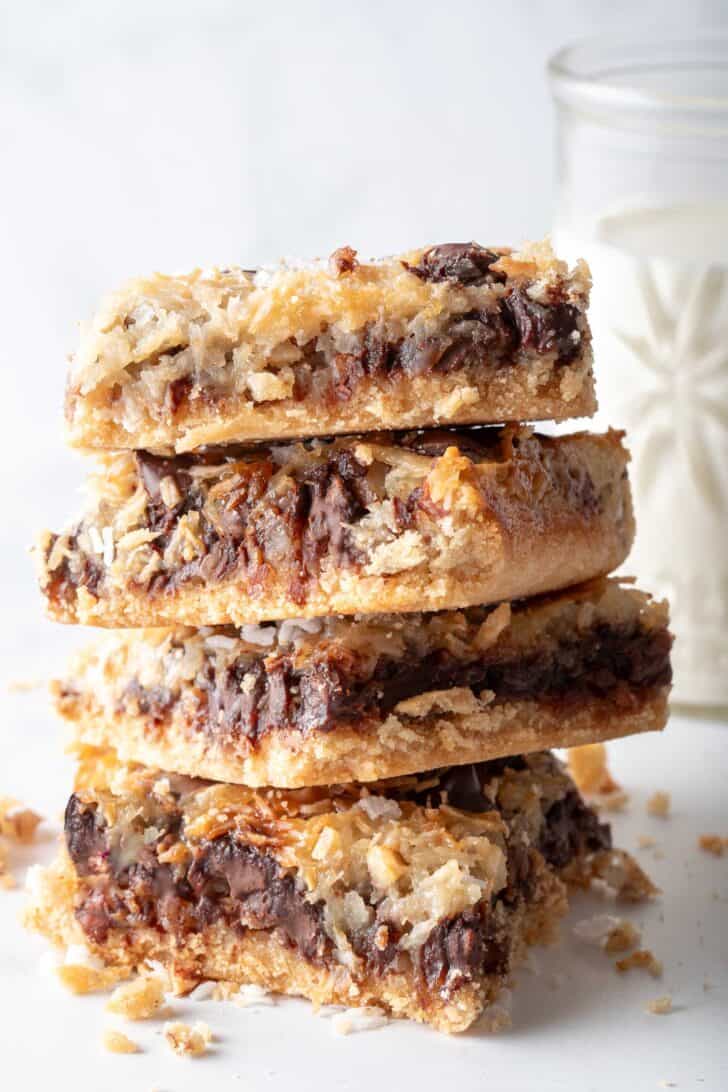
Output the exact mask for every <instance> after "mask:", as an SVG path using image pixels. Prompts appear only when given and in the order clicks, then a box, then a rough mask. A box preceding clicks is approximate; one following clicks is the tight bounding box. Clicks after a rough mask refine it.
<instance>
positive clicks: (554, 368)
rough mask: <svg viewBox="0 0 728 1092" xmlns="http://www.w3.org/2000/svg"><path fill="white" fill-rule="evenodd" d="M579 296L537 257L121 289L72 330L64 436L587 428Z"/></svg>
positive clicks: (160, 445)
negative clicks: (75, 339)
mask: <svg viewBox="0 0 728 1092" xmlns="http://www.w3.org/2000/svg"><path fill="white" fill-rule="evenodd" d="M589 287H590V280H589V272H588V270H587V268H586V266H585V265H584V263H583V262H582V263H579V264H578V265H577V266H576V268H575V269H574V270H571V271H569V269H568V268H567V266H566V265H565V264H564V263H563V262H561V261H558V260H557V259H556V258H555V257H554V255H553V253H552V251H551V248H550V247H549V246H548V244H546V243H540V244H536V245H531V246H529V247H527V248H526V249H524V250H523V251H521V252H520V253H514V252H512V251H510V250H508V249H504V248H493V249H485V248H484V247H481V246H479V245H478V244H476V243H463V244H449V245H446V246H436V247H430V248H429V249H427V250H414V251H411V252H410V253H408V254H403V255H401V256H399V257H396V258H388V259H385V260H383V261H374V262H364V261H361V260H359V258H358V257H357V255H356V253H355V252H354V251H353V250H351V249H350V248H348V247H343V248H341V249H340V250H338V251H336V252H335V253H334V254H333V255H332V256H331V258H330V259H329V260H328V261H327V262H326V261H324V262H321V261H317V262H313V263H310V264H307V265H295V264H287V265H282V266H280V267H278V268H275V269H272V270H259V271H250V270H245V269H239V268H230V269H214V270H210V271H201V270H197V271H195V272H194V273H191V274H189V275H187V276H161V275H159V274H157V275H154V276H151V277H148V278H144V279H140V280H136V281H132V282H131V283H130V284H128V285H127V286H126V287H125V288H124V289H122V291H120V292H118V293H117V294H116V295H113V296H111V297H110V298H109V299H108V300H106V302H105V303H104V304H103V305H102V307H101V310H100V311H99V312H98V314H97V315H96V317H95V318H94V319H93V321H92V322H91V323H90V324H88V325H87V326H86V327H85V328H84V329H83V333H82V337H81V343H80V345H79V348H78V351H77V353H76V355H75V357H74V358H73V361H72V365H71V371H70V376H69V381H68V388H67V396H66V417H67V421H68V429H69V437H70V440H71V442H72V443H73V444H74V445H76V446H80V447H101V448H144V449H147V450H152V451H156V452H158V453H167V454H169V453H171V452H174V451H177V452H183V451H190V450H193V449H195V448H198V447H200V446H202V445H210V444H221V443H231V442H248V441H250V440H261V439H262V440H270V439H285V438H289V439H290V438H295V437H306V436H322V435H332V434H335V433H346V432H363V431H367V430H370V429H381V428H418V427H422V426H429V425H440V424H445V425H446V424H468V423H479V424H483V423H491V422H500V421H514V420H543V419H563V418H567V417H580V416H584V415H588V414H591V413H593V412H594V409H595V408H596V403H595V399H594V392H593V381H592V354H591V335H590V332H589V327H588V324H587V319H586V308H587V303H588V295H589Z"/></svg>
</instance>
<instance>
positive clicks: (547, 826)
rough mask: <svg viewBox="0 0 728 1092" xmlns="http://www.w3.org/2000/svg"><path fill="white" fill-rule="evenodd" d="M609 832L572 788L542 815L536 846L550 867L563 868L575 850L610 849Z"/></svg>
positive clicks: (577, 851)
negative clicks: (541, 827) (538, 842)
mask: <svg viewBox="0 0 728 1092" xmlns="http://www.w3.org/2000/svg"><path fill="white" fill-rule="evenodd" d="M611 845H612V832H611V829H610V827H609V824H608V823H600V822H599V819H598V817H597V815H596V812H594V811H593V810H592V808H590V807H587V805H586V804H585V803H584V801H583V800H582V798H581V796H580V795H579V793H578V792H577V791H576V790H575V789H572V790H570V791H569V792H567V794H566V796H564V797H562V799H561V800H557V801H556V802H555V803H554V804H552V805H551V807H550V808H549V810H548V811H547V813H546V815H545V817H544V826H543V832H542V834H541V841H540V844H539V847H538V848H539V850H540V851H541V853H542V854H543V856H544V857H545V859H546V861H547V862H548V863H549V864H550V865H551V866H552V867H553V868H565V867H566V865H568V864H569V862H570V861H572V860H573V859H574V857H576V856H577V855H578V854H582V853H587V852H588V853H595V852H597V851H598V850H601V849H610V848H611Z"/></svg>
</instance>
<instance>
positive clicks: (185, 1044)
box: [164, 1020, 212, 1058]
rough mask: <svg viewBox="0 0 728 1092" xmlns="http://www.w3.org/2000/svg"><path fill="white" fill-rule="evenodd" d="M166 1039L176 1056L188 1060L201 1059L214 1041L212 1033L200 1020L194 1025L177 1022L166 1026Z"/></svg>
mask: <svg viewBox="0 0 728 1092" xmlns="http://www.w3.org/2000/svg"><path fill="white" fill-rule="evenodd" d="M164 1038H165V1039H166V1040H167V1043H168V1044H169V1046H170V1047H171V1048H172V1050H173V1051H174V1052H175V1054H179V1055H180V1056H181V1057H186V1058H199V1057H200V1055H202V1054H204V1053H205V1052H206V1051H207V1047H208V1044H209V1043H210V1042H211V1041H212V1032H211V1031H210V1028H209V1027H208V1025H207V1024H203V1023H202V1021H200V1020H198V1021H197V1023H195V1024H192V1025H190V1024H183V1023H182V1022H181V1021H180V1020H176V1021H174V1022H173V1023H168V1024H165V1025H164Z"/></svg>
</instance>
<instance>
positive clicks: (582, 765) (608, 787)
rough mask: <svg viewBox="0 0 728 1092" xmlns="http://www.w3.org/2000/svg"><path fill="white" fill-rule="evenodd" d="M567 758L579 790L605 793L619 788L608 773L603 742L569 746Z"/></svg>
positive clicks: (605, 749)
mask: <svg viewBox="0 0 728 1092" xmlns="http://www.w3.org/2000/svg"><path fill="white" fill-rule="evenodd" d="M567 760H568V764H569V771H570V773H571V776H572V777H573V778H574V781H575V782H576V785H577V788H578V789H579V790H580V791H581V792H583V793H600V794H606V793H612V792H615V791H617V790H618V789H619V788H620V786H619V785H618V784H617V782H616V781H615V780H614V779H613V778H612V776H611V774H610V773H609V769H608V767H607V748H606V747H605V746H604V744H603V743H587V744H586V745H585V746H584V747H571V748H569V752H568V759H567Z"/></svg>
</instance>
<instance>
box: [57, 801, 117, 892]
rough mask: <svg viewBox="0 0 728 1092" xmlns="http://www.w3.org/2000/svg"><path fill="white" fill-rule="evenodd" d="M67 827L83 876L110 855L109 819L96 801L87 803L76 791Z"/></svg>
mask: <svg viewBox="0 0 728 1092" xmlns="http://www.w3.org/2000/svg"><path fill="white" fill-rule="evenodd" d="M63 829H64V834H65V839H66V848H67V849H68V855H69V857H70V858H71V860H72V861H73V863H74V866H75V868H76V871H77V872H78V874H79V876H88V875H90V874H91V873H93V872H96V871H98V868H99V865H100V863H101V862H102V861H104V860H105V859H106V857H107V856H108V851H109V845H108V836H107V829H106V822H105V820H104V819H103V818H102V817H101V816H100V815H99V814H98V811H97V807H96V804H92V803H91V804H87V803H85V802H84V801H83V800H82V799H81V797H80V796H78V795H77V794H76V793H73V795H72V796H71V797H70V799H69V801H68V804H67V805H66V811H65V814H64V817H63Z"/></svg>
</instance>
